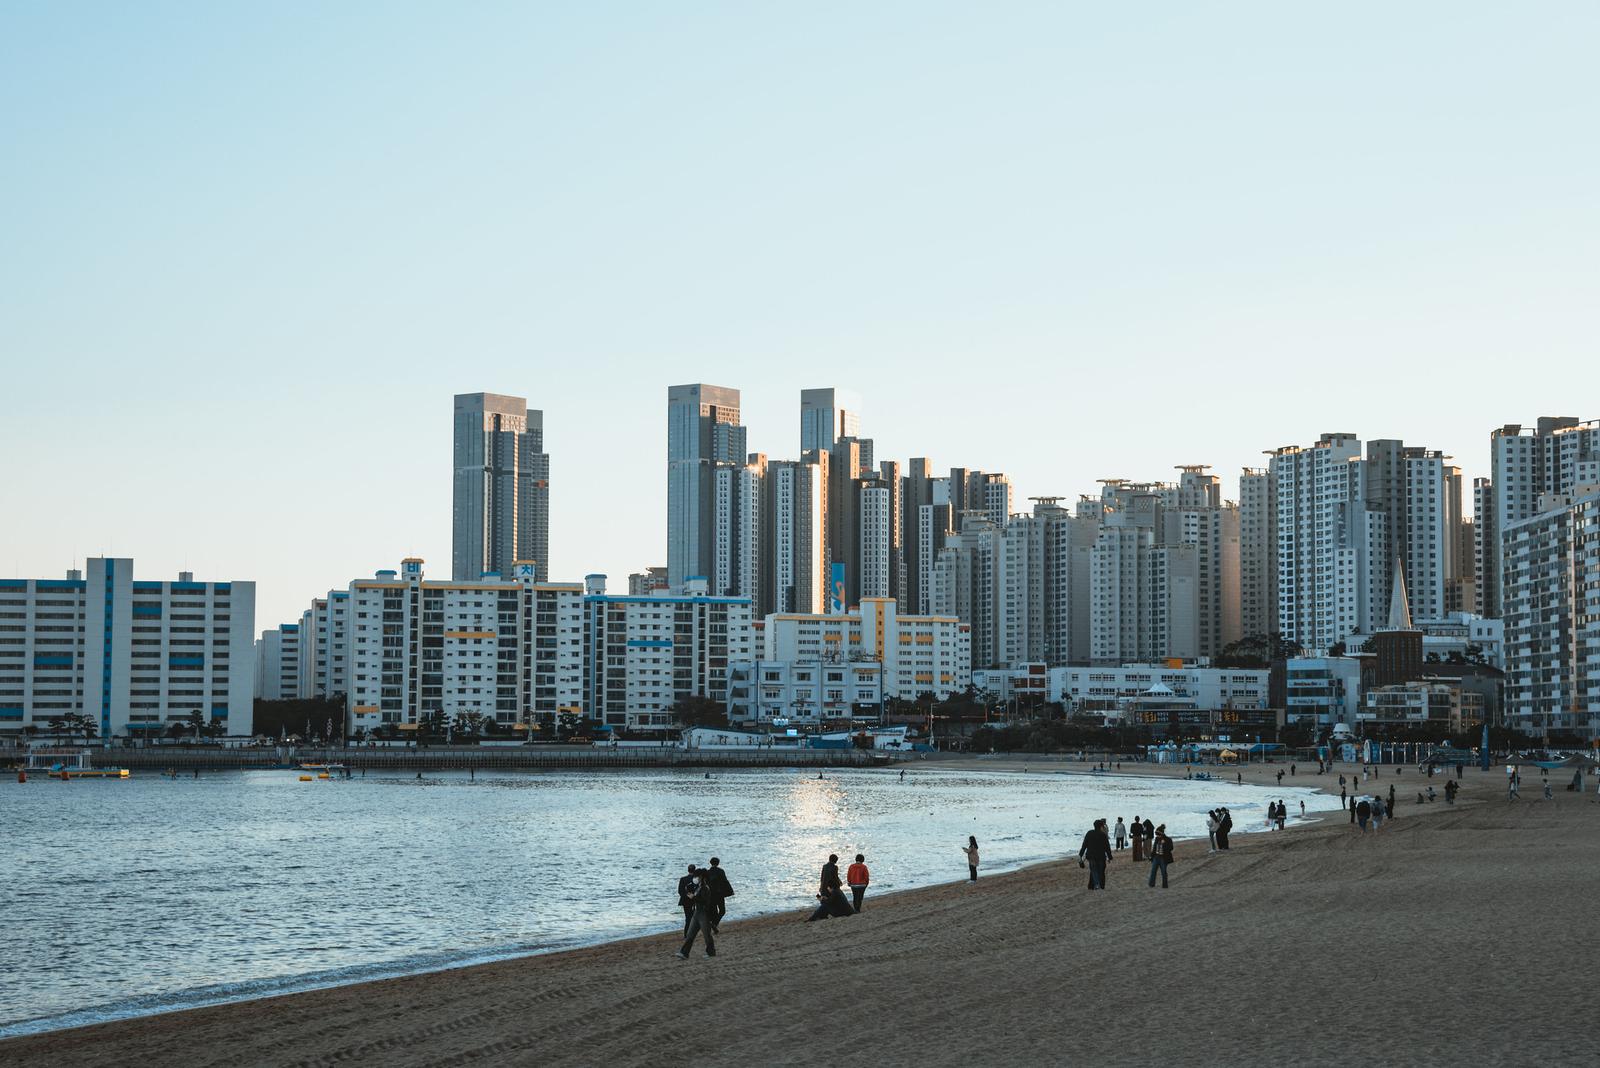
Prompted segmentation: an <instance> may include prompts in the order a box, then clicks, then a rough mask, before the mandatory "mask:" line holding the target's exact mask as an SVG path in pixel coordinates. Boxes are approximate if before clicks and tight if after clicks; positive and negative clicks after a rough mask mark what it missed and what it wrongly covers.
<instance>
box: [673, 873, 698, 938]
mask: <svg viewBox="0 0 1600 1068" xmlns="http://www.w3.org/2000/svg"><path fill="white" fill-rule="evenodd" d="M698 875H699V869H698V868H696V867H695V866H694V865H693V864H691V865H689V874H688V875H685V876H683V877H682V878H681V879H679V880H678V906H679V907H680V908H682V909H683V933H684V934H685V935H687V934H688V933H689V921H690V920H692V919H693V918H694V895H695V893H696V891H698V890H699V889H700V880H699V878H698Z"/></svg>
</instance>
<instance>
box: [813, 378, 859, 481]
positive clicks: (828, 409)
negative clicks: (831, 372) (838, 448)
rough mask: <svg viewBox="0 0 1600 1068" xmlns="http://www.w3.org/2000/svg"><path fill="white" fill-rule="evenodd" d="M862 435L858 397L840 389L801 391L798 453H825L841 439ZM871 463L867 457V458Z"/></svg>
mask: <svg viewBox="0 0 1600 1068" xmlns="http://www.w3.org/2000/svg"><path fill="white" fill-rule="evenodd" d="M860 436H861V398H860V397H859V396H857V395H856V394H854V393H851V392H849V391H848V390H843V389H833V388H831V387H830V388H827V389H803V390H801V391H800V453H801V455H804V454H806V453H808V452H810V451H811V450H813V449H821V450H823V451H824V452H826V451H829V450H831V449H832V448H833V443H834V442H836V441H838V440H839V439H840V438H859V437H860ZM868 462H869V463H870V462H871V461H870V459H869V460H868Z"/></svg>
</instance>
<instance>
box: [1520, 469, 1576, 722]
mask: <svg viewBox="0 0 1600 1068" xmlns="http://www.w3.org/2000/svg"><path fill="white" fill-rule="evenodd" d="M1541 506H1542V510H1541V511H1539V512H1538V513H1537V514H1535V515H1533V516H1530V517H1528V518H1526V519H1520V520H1514V521H1512V522H1509V523H1507V524H1506V526H1505V528H1504V534H1503V538H1502V546H1501V547H1502V553H1501V567H1502V579H1503V581H1502V584H1501V590H1502V594H1503V600H1502V603H1501V608H1502V616H1503V618H1502V622H1503V623H1504V625H1505V669H1506V693H1505V706H1504V715H1505V720H1506V723H1507V725H1508V726H1511V727H1513V728H1515V729H1517V730H1520V731H1522V732H1524V733H1526V734H1531V735H1536V736H1540V737H1544V736H1548V735H1549V734H1550V733H1552V732H1557V731H1559V732H1563V733H1567V732H1571V733H1577V734H1581V735H1583V736H1585V737H1588V738H1597V737H1600V480H1597V481H1596V483H1595V484H1593V485H1590V486H1586V487H1579V488H1578V489H1577V491H1576V492H1575V493H1573V494H1570V495H1561V494H1546V495H1544V497H1543V498H1542V499H1541Z"/></svg>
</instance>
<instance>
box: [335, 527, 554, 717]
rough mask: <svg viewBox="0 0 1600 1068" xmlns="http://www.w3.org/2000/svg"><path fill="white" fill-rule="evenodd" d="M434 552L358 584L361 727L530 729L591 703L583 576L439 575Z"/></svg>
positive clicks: (353, 677)
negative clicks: (434, 572)
mask: <svg viewBox="0 0 1600 1068" xmlns="http://www.w3.org/2000/svg"><path fill="white" fill-rule="evenodd" d="M422 564H423V562H422V561H421V560H420V559H417V558H416V557H409V558H407V559H406V560H404V561H402V562H401V565H400V570H399V571H398V572H396V571H387V570H386V571H379V572H378V573H377V574H376V576H375V577H373V578H371V579H361V580H357V581H355V582H352V583H351V584H350V589H349V591H348V594H349V615H350V618H349V625H348V638H347V642H348V644H347V655H348V657H349V665H350V667H349V671H350V676H349V678H350V681H349V691H348V696H347V708H348V714H349V722H348V727H349V729H350V730H351V731H356V730H365V731H375V730H379V729H380V728H382V729H392V730H401V731H407V730H416V729H417V727H418V726H419V724H420V723H421V722H422V721H423V720H424V719H425V718H433V717H436V716H441V715H442V716H443V717H444V721H445V723H447V724H450V725H452V726H453V728H454V729H456V730H463V731H477V730H480V729H483V728H485V727H486V725H488V724H494V725H496V726H497V727H499V728H502V729H506V730H518V729H526V728H527V727H529V726H531V725H534V724H536V723H539V722H542V721H548V718H549V717H553V716H555V715H556V714H558V713H560V712H564V711H575V710H577V709H578V708H579V707H580V705H581V702H582V689H581V682H582V674H581V671H582V663H583V660H582V658H583V587H582V586H581V585H579V584H578V583H548V582H537V581H535V568H536V565H535V563H534V562H533V561H525V562H521V563H518V564H516V565H515V571H514V573H513V575H512V576H511V577H510V578H501V577H500V576H498V575H485V576H483V577H482V578H481V579H479V580H478V581H476V582H455V581H450V582H440V581H428V580H426V579H425V578H424V577H423V568H422Z"/></svg>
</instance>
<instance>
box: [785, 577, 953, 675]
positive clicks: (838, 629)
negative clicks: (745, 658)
mask: <svg viewBox="0 0 1600 1068" xmlns="http://www.w3.org/2000/svg"><path fill="white" fill-rule="evenodd" d="M762 645H763V650H762V659H763V660H769V661H787V662H790V663H804V662H806V661H811V660H822V661H829V662H835V663H850V662H853V661H871V662H877V663H879V664H881V665H882V666H883V695H884V696H885V697H895V698H899V699H900V700H904V701H914V700H916V698H917V697H918V696H920V695H921V694H924V693H932V694H933V695H934V696H935V697H937V698H939V699H941V700H942V699H944V698H946V697H948V696H949V695H950V694H952V693H955V692H957V691H959V690H964V689H966V688H967V686H968V684H969V683H970V682H971V681H972V629H971V627H969V626H968V625H967V624H965V623H962V622H961V621H960V620H959V619H957V618H956V617H954V616H903V615H901V614H900V613H899V611H898V610H897V608H896V605H895V601H894V599H893V598H889V597H864V598H862V599H861V604H860V606H859V607H857V608H855V609H854V610H852V611H850V612H848V613H845V614H840V615H809V614H808V615H800V614H785V613H779V614H776V615H770V616H768V617H767V619H766V624H765V626H764V627H763V629H762Z"/></svg>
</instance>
